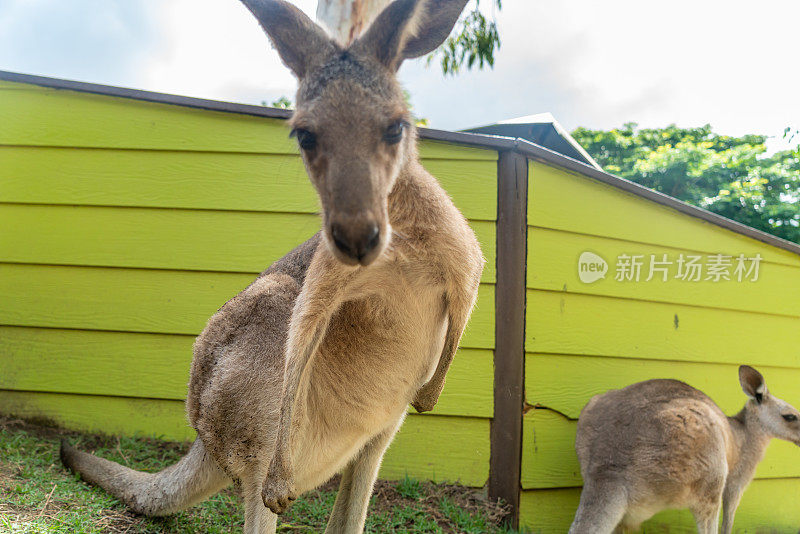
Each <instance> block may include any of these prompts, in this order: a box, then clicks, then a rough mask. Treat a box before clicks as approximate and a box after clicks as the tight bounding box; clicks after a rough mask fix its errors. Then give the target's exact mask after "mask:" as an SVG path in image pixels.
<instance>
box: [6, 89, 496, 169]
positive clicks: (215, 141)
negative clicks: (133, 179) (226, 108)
mask: <svg viewBox="0 0 800 534" xmlns="http://www.w3.org/2000/svg"><path fill="white" fill-rule="evenodd" d="M14 85H16V87H18V88H19V90H16V91H7V92H4V96H3V98H2V99H0V124H3V125H4V127H3V128H2V130H0V144H4V145H33V146H64V147H95V148H139V149H152V150H195V151H221V152H256V153H274V154H296V153H297V143H296V142H295V141H294V140H293V139H289V130H288V128H287V126H286V124H284V121H283V120H281V119H269V118H264V117H255V116H251V115H243V114H238V113H225V112H220V111H209V110H201V109H194V108H189V107H184V106H176V105H168V104H157V103H153V102H145V101H141V100H134V99H128V98H118V97H111V96H104V95H97V94H89V93H80V92H76V91H68V90H63V89H45V90H41V88H38V87H33V86H28V85H26V84H14ZM7 86H10V85H7ZM420 148H421V150H420V155H421V156H422V157H423V158H439V159H479V160H481V159H482V160H495V161H496V160H497V153H496V152H495V151H493V150H485V149H478V148H473V147H464V146H457V145H453V144H450V143H443V142H438V141H423V142H422V143H421V147H420Z"/></svg>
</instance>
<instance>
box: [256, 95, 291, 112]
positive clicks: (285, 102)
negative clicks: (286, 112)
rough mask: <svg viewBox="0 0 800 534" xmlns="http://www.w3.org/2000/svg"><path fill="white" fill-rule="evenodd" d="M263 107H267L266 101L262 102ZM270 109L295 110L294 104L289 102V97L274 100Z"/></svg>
mask: <svg viewBox="0 0 800 534" xmlns="http://www.w3.org/2000/svg"><path fill="white" fill-rule="evenodd" d="M261 105H262V106H264V107H267V101H266V100H262V101H261ZM269 107H271V108H279V109H294V104H292V101H291V100H289V98H288V97H286V96H281V97H280V98H279V99H277V100H273V101H272V102H271V103H270V105H269Z"/></svg>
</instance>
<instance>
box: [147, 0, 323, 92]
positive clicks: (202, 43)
mask: <svg viewBox="0 0 800 534" xmlns="http://www.w3.org/2000/svg"><path fill="white" fill-rule="evenodd" d="M297 4H298V5H299V7H301V8H302V9H304V10H305V11H306V12H307V13H311V14H312V15H313V8H314V7H315V2H313V0H305V1H301V2H297ZM148 7H149V13H150V16H151V17H152V18H153V19H155V20H157V21H158V27H159V30H160V34H161V36H162V42H161V46H160V48H159V50H158V52H157V54H155V55H154V56H153V57H152V58H151V59H150V61H149V63H148V65H147V67H146V68H145V69H144V71H143V72H142V82H141V83H142V86H143V87H145V88H148V89H153V90H158V91H163V92H169V93H177V94H183V95H189V96H198V97H204V98H213V99H223V100H234V101H238V102H248V103H256V104H257V103H260V102H261V101H262V100H266V101H268V102H269V101H272V100H274V99H275V98H277V97H279V96H281V95H287V96H290V97H292V96H293V95H294V91H295V88H296V83H295V81H294V78H293V77H292V75H291V74H290V72H289V71H288V69H286V68H285V67H284V66H283V65H282V64H281V63H280V60H279V59H278V55H277V53H276V52H275V51H274V50H273V49H272V47H271V46H270V45H269V42H268V40H267V37H266V35H265V34H264V32H263V31H262V30H261V28H260V27H259V25H258V23H257V22H256V20H255V19H254V18H253V16H252V15H251V14H250V13H249V12H248V11H247V9H246V8H245V7H244V6H243V5H242V4H240V3H238V2H233V1H223V0H206V1H203V2H198V1H196V0H171V1H169V2H158V3H155V2H153V3H151V4H149V5H148Z"/></svg>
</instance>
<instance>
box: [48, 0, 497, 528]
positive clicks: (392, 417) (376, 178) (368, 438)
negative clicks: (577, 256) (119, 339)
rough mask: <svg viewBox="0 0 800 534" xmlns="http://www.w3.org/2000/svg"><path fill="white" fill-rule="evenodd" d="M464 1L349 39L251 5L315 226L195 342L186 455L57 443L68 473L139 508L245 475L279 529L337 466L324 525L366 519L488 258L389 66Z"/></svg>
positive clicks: (292, 12)
mask: <svg viewBox="0 0 800 534" xmlns="http://www.w3.org/2000/svg"><path fill="white" fill-rule="evenodd" d="M466 1H467V0H428V1H425V0H420V1H415V0H398V1H395V2H393V3H392V4H391V5H389V6H388V7H387V8H386V9H385V10H384V11H383V12H381V14H380V15H379V16H378V17H377V19H376V20H375V21H374V22H373V23H372V25H371V26H370V27H369V28H368V29H367V31H366V33H365V34H364V35H363V36H362V37H361V38H359V39H357V40H356V41H355V42H353V44H352V45H350V46H348V47H347V48H344V47H342V46H340V45H339V44H337V43H336V42H335V41H333V40H332V39H330V38H329V37H328V36H327V35H326V34H325V33H324V32H323V31H322V29H321V28H320V27H318V26H317V25H316V24H314V23H313V22H312V21H311V20H310V19H308V17H306V16H305V15H304V14H303V13H302V12H301V11H300V10H298V9H297V8H295V7H293V6H292V5H291V4H288V3H287V2H283V1H280V0H244V3H245V4H246V6H247V7H248V8H249V9H250V11H251V12H252V13H253V14H254V15H255V16H256V18H257V19H258V21H259V22H260V24H261V26H262V27H263V28H264V30H266V33H267V34H268V36H269V37H270V39H271V41H272V43H273V45H274V46H275V48H276V49H277V51H278V53H279V55H280V56H281V58H282V60H283V62H284V63H285V64H286V65H287V66H288V67H289V68H290V69H291V70H292V71H293V72H294V73H295V75H296V76H297V77H298V79H299V87H298V91H297V99H296V102H297V110H296V111H295V113H294V116H293V117H292V119H291V120H290V126H291V128H292V133H293V135H295V136H296V137H297V140H298V142H299V145H300V149H301V153H302V156H303V161H304V162H305V165H306V169H307V171H308V175H309V177H310V179H311V182H312V183H313V184H314V186H315V188H316V190H317V193H318V194H319V198H320V200H321V204H322V230H321V231H320V232H319V233H318V234H316V235H315V236H313V237H312V238H311V239H309V240H308V241H306V242H305V243H303V244H302V245H300V246H299V247H297V248H296V249H295V250H293V251H292V252H290V253H289V254H287V255H286V256H285V257H284V258H282V259H280V260H278V261H277V262H275V263H274V264H273V265H272V266H270V267H269V268H268V269H267V270H266V271H264V273H262V274H261V275H260V276H259V277H258V278H257V279H256V280H255V281H254V282H253V283H252V284H251V285H250V286H249V287H247V288H246V289H245V290H244V291H242V292H241V293H240V294H239V295H237V296H236V297H234V298H233V299H231V300H230V301H229V302H228V303H227V304H225V305H224V306H223V307H222V308H221V309H220V310H219V311H218V312H217V313H216V314H215V315H214V316H212V317H211V319H210V320H209V322H208V325H207V326H206V328H205V330H204V331H203V332H202V333H201V334H200V336H199V337H198V338H197V341H196V342H195V346H194V359H193V361H192V368H191V378H190V382H189V393H188V398H187V400H186V408H187V413H188V418H189V421H190V423H191V425H192V426H193V427H194V428H195V429H196V430H197V433H198V438H197V440H195V442H194V444H193V445H192V448H191V450H190V451H189V453H188V454H187V455H186V456H185V457H184V458H183V459H181V460H180V461H179V462H178V463H177V464H176V465H174V466H172V467H169V468H167V469H165V470H164V471H161V472H159V473H155V474H148V473H140V472H136V471H133V470H131V469H128V468H126V467H123V466H120V465H118V464H116V463H114V462H110V461H107V460H104V459H101V458H98V457H96V456H93V455H91V454H87V453H84V452H79V451H77V450H75V449H73V448H71V447H69V446H68V445H66V444H62V451H61V458H62V460H63V462H64V464H65V465H66V466H67V467H69V468H70V469H72V470H74V471H76V472H78V473H80V474H81V476H83V478H84V479H85V480H87V481H88V482H90V483H93V484H98V485H100V486H101V487H103V488H105V489H106V490H107V491H109V492H110V493H112V494H114V495H115V496H117V497H118V498H119V499H121V500H122V501H124V502H125V503H126V504H127V505H128V506H130V507H131V508H132V509H133V510H135V511H137V512H139V513H143V514H147V515H165V514H170V513H173V512H175V511H177V510H179V509H182V508H185V507H187V506H189V505H191V504H193V503H196V502H199V501H201V500H203V499H205V498H207V497H208V496H209V495H211V494H213V493H215V492H217V491H219V490H220V489H221V488H223V487H225V486H226V485H228V484H230V483H231V481H232V480H233V481H237V482H239V483H240V485H241V489H242V493H243V497H244V504H245V532H247V533H256V532H259V533H264V532H275V525H276V515H275V513H280V512H282V511H283V510H284V509H285V508H286V507H287V506H288V504H289V503H290V502H291V501H292V500H293V499H294V498H296V496H297V495H299V494H301V493H303V492H305V491H308V490H310V489H313V488H314V487H316V486H318V485H320V484H321V483H323V482H325V481H326V480H328V479H330V478H331V477H332V476H333V475H334V474H336V473H338V472H341V473H342V481H341V485H340V487H339V493H338V495H337V497H336V502H335V505H334V508H333V512H332V514H331V517H330V520H329V522H328V527H327V530H326V532H345V533H354V532H355V533H357V532H361V531H362V530H363V527H364V520H365V517H366V511H367V505H368V502H369V497H370V495H371V493H372V487H373V484H374V481H375V478H376V476H377V472H378V467H379V465H380V462H381V458H382V457H383V454H384V451H385V450H386V448H387V446H388V445H389V443H390V442H391V440H392V438H393V436H394V434H395V432H396V431H397V429H398V428H399V427H400V425H401V424H402V422H403V418H404V417H405V414H406V410H407V406H408V404H409V403H412V404H413V406H414V407H415V408H416V409H417V410H418V411H427V410H431V409H432V408H433V407H434V405H435V404H436V402H437V400H438V397H439V394H440V393H441V391H442V387H443V385H444V378H445V374H446V372H447V369H448V367H449V365H450V362H451V360H452V358H453V355H454V354H455V351H456V348H457V346H458V343H459V340H460V338H461V334H462V332H463V330H464V327H465V325H466V323H467V319H468V318H469V315H470V312H471V310H472V307H473V305H474V302H475V298H476V295H477V291H478V284H479V280H480V276H481V271H482V269H483V263H484V260H483V256H482V254H481V251H480V248H479V244H478V242H477V240H476V238H475V235H474V234H473V232H472V231H471V229H470V228H469V226H468V225H467V221H466V220H465V219H464V217H463V216H462V215H461V213H460V212H459V211H458V210H457V209H456V207H455V206H454V205H453V203H452V201H451V200H450V198H449V197H448V195H447V194H446V193H445V192H444V191H443V190H442V188H441V187H440V186H439V184H438V183H437V182H436V180H435V179H434V178H433V177H432V176H431V175H430V174H428V173H427V172H426V171H425V170H424V169H423V168H422V166H421V165H420V163H419V160H418V156H417V148H416V131H415V128H414V125H413V121H412V119H411V116H410V114H409V110H408V108H407V106H406V104H405V102H404V98H403V93H402V90H401V88H400V86H399V84H398V82H397V80H396V77H395V74H396V72H397V69H398V68H399V67H400V64H401V63H402V62H403V60H404V59H406V58H413V57H418V56H421V55H424V54H427V53H428V52H430V51H432V50H433V49H435V48H436V47H437V46H439V45H440V44H441V43H442V42H443V41H444V39H445V38H446V37H447V35H448V34H449V32H450V30H451V29H452V27H453V26H454V24H455V22H456V20H457V19H458V16H459V14H460V12H461V10H462V9H463V7H464V5H465V4H466ZM265 505H266V506H265Z"/></svg>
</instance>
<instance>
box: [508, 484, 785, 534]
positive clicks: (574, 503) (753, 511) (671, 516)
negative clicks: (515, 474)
mask: <svg viewBox="0 0 800 534" xmlns="http://www.w3.org/2000/svg"><path fill="white" fill-rule="evenodd" d="M579 499H580V489H579V488H564V489H546V490H528V491H523V492H522V495H521V499H520V500H521V506H520V525H521V526H524V527H525V528H526V529H527V531H530V532H535V533H537V534H563V533H564V532H567V531H568V530H569V526H570V524H571V523H572V519H573V517H574V515H575V511H576V510H577V509H578V501H579ZM798 501H800V479H774V480H755V481H753V483H752V484H751V485H750V486H749V487H748V489H747V490H746V491H745V493H744V496H743V497H742V502H741V504H740V505H739V508H738V510H737V512H736V520H735V522H734V532H737V533H739V532H741V533H744V532H757V533H764V534H766V533H786V534H789V533H791V534H794V533H795V532H796V531H797V525H798V524H800V507H798V506H797V502H798ZM641 532H642V533H643V534H656V533H658V534H665V533H670V534H678V533H685V534H694V533H696V532H697V526H696V525H695V522H694V519H693V518H692V514H691V512H689V510H669V511H664V512H661V513H659V514H656V515H655V516H654V517H653V518H652V519H650V520H649V521H647V522H645V523H644V525H643V526H642V530H641Z"/></svg>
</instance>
